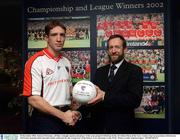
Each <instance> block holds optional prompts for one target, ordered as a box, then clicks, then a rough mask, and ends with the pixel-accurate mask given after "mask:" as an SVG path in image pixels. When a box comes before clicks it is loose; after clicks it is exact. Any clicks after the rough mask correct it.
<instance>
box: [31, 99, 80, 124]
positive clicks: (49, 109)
mask: <svg viewBox="0 0 180 140" xmlns="http://www.w3.org/2000/svg"><path fill="white" fill-rule="evenodd" d="M28 103H29V104H30V105H31V106H32V107H34V108H36V109H37V110H39V111H41V112H44V113H47V114H50V115H52V116H55V117H57V118H59V119H61V120H62V121H63V122H64V123H68V124H69V125H75V123H76V121H77V120H76V119H74V116H76V115H77V116H78V114H77V112H74V111H73V112H72V111H70V110H68V111H66V112H62V111H61V110H58V109H56V108H55V107H53V106H51V105H50V104H49V103H48V102H46V101H45V100H44V99H43V98H42V97H41V96H30V97H28Z"/></svg>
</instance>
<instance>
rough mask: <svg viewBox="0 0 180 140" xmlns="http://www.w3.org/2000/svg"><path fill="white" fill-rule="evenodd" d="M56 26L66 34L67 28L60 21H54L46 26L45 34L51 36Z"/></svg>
mask: <svg viewBox="0 0 180 140" xmlns="http://www.w3.org/2000/svg"><path fill="white" fill-rule="evenodd" d="M56 26H60V27H61V28H63V29H64V31H65V32H66V27H65V26H64V25H63V24H62V23H60V22H59V21H58V20H52V21H50V22H49V23H48V24H47V25H46V26H45V34H46V35H49V32H50V30H51V29H53V28H54V27H56Z"/></svg>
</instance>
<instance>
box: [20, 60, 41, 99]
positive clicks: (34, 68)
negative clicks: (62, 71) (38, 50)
mask: <svg viewBox="0 0 180 140" xmlns="http://www.w3.org/2000/svg"><path fill="white" fill-rule="evenodd" d="M41 92H42V71H41V63H40V61H38V59H35V60H33V61H31V60H29V61H28V62H27V63H26V65H25V70H24V88H23V95H24V96H31V95H39V96H40V95H41Z"/></svg>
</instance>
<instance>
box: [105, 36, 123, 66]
mask: <svg viewBox="0 0 180 140" xmlns="http://www.w3.org/2000/svg"><path fill="white" fill-rule="evenodd" d="M108 46H109V47H108V55H109V58H110V61H111V62H112V63H114V64H116V63H118V62H120V61H121V60H122V59H123V58H124V54H125V50H126V47H125V48H124V47H123V40H121V39H120V38H113V39H110V40H109V42H108Z"/></svg>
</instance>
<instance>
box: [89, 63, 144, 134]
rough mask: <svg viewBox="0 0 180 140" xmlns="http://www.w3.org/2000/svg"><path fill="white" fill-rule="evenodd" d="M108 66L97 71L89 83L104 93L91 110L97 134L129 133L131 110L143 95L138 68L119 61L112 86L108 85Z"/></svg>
mask: <svg viewBox="0 0 180 140" xmlns="http://www.w3.org/2000/svg"><path fill="white" fill-rule="evenodd" d="M109 68H110V65H106V66H103V67H100V68H99V69H97V71H96V73H95V76H94V79H93V83H94V84H95V85H97V86H99V88H100V89H101V90H103V91H105V98H104V101H102V102H99V103H98V104H96V105H94V106H93V107H92V110H91V113H92V114H91V115H92V116H91V117H92V119H93V125H95V124H96V126H95V128H96V129H97V131H96V130H95V131H96V132H97V133H133V131H134V130H133V121H134V109H135V108H137V107H138V106H139V105H140V103H141V99H142V94H143V73H142V69H141V68H140V67H139V66H136V65H134V64H131V63H128V62H127V61H125V60H124V61H123V63H122V65H121V66H120V67H119V69H118V70H117V72H116V74H115V76H114V78H113V81H112V83H111V84H110V83H109V82H108V73H109Z"/></svg>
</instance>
